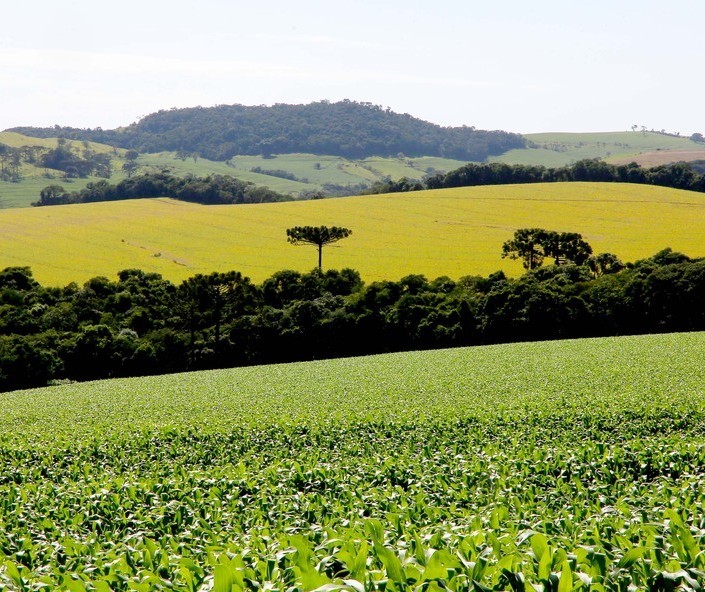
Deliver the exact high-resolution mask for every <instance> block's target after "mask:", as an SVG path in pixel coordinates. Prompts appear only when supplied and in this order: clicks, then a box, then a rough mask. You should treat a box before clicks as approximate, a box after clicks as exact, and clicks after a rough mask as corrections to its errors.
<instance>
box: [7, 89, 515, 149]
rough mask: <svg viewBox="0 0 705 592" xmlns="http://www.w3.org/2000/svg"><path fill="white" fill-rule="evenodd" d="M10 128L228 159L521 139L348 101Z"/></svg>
mask: <svg viewBox="0 0 705 592" xmlns="http://www.w3.org/2000/svg"><path fill="white" fill-rule="evenodd" d="M12 131H16V132H19V133H23V134H26V135H28V136H34V137H57V136H61V137H65V138H70V139H77V140H90V141H95V142H101V143H105V144H110V145H112V146H118V147H120V148H132V149H136V150H139V151H140V152H161V151H183V152H187V153H196V152H197V153H198V154H200V155H201V156H203V157H204V158H208V159H211V160H228V159H229V158H232V157H233V156H235V155H238V154H250V155H256V154H262V155H264V156H269V155H272V154H288V153H293V152H306V153H312V154H330V155H334V156H343V157H346V158H366V157H368V156H397V155H398V154H399V153H403V154H404V155H406V156H440V157H445V158H456V159H458V160H466V161H470V160H477V161H481V160H484V159H485V158H487V157H488V156H491V155H497V154H502V153H504V152H506V151H507V150H511V149H512V148H524V147H525V145H526V140H525V139H524V138H523V137H522V136H520V135H519V134H513V133H509V132H504V131H485V130H477V129H475V128H474V127H467V126H462V127H442V126H440V125H436V124H434V123H430V122H427V121H423V120H421V119H417V118H415V117H412V116H411V115H409V114H407V113H405V114H399V113H395V112H393V111H392V110H391V109H389V108H387V109H385V108H383V107H381V106H379V105H372V104H371V103H359V102H356V101H349V100H344V101H340V102H336V103H331V102H329V101H319V102H315V103H310V104H308V105H285V104H276V105H273V106H271V107H267V106H264V105H258V106H246V105H218V106H216V107H208V108H205V107H192V108H187V109H169V110H163V111H159V112H157V113H152V114H151V115H147V116H146V117H144V118H142V119H141V120H140V121H138V122H137V123H134V124H132V125H129V126H127V127H124V128H119V129H116V130H103V129H78V128H70V127H59V126H55V127H49V128H33V127H22V128H13V130H12Z"/></svg>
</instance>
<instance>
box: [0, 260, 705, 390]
mask: <svg viewBox="0 0 705 592" xmlns="http://www.w3.org/2000/svg"><path fill="white" fill-rule="evenodd" d="M603 255H604V254H603ZM616 263H618V262H616ZM616 263H615V262H614V261H611V260H607V259H605V257H604V256H602V255H597V256H595V257H592V258H590V259H589V260H588V261H586V262H585V264H584V265H582V266H577V265H574V264H565V265H549V266H544V267H541V268H538V269H535V270H533V271H531V272H529V273H527V274H526V275H524V276H523V277H521V278H518V279H509V278H507V277H505V276H504V274H502V273H501V272H500V273H496V274H493V275H491V276H489V277H487V278H483V277H472V276H470V277H465V278H462V279H460V280H459V281H453V280H451V279H449V278H445V277H441V278H438V279H435V280H433V281H429V280H427V279H426V278H425V277H423V276H420V275H410V276H407V277H404V278H402V279H401V280H399V281H382V282H374V283H371V284H369V285H367V286H365V285H363V283H362V281H361V279H360V276H359V274H358V273H357V272H355V271H352V270H349V269H347V270H342V271H326V272H325V273H324V272H321V271H319V270H314V271H312V272H310V273H306V274H301V273H298V272H295V271H281V272H278V273H276V274H274V275H273V276H271V277H270V278H269V279H267V280H265V281H264V282H263V283H262V284H261V285H255V284H253V283H252V282H251V281H250V280H249V279H248V278H246V277H243V276H242V275H241V274H239V273H236V272H230V273H227V274H223V273H213V274H210V275H198V276H194V277H192V278H190V279H188V280H186V281H184V282H183V283H182V284H180V285H178V286H176V285H174V284H172V283H170V282H168V281H166V280H164V279H162V278H161V277H160V276H159V275H157V274H148V273H143V272H141V271H137V270H126V271H123V272H121V273H120V274H119V278H118V280H117V281H110V280H108V279H107V278H101V277H98V278H94V279H92V280H90V281H88V282H87V283H86V284H85V285H83V286H77V285H75V284H71V285H69V286H67V287H65V288H43V287H41V286H40V285H38V284H37V282H36V281H34V280H33V279H32V277H31V274H30V271H29V270H28V269H27V268H8V269H6V270H5V271H4V272H2V273H0V388H2V389H4V390H8V389H13V388H19V387H26V386H33V385H42V384H46V383H47V381H50V380H54V379H63V378H67V379H72V380H87V379H95V378H104V377H110V376H126V375H138V374H158V373H165V372H175V371H181V370H192V369H199V368H212V367H225V366H237V365H247V364H257V363H263V362H280V361H294V360H308V359H317V358H324V357H328V358H329V357H338V356H348V355H360V354H370V353H376V352H389V351H399V350H409V349H426V348H437V347H447V346H460V345H470V344H483V343H496V342H506V341H523V340H537V339H554V338H566V337H585V336H599V335H618V334H630V333H631V334H634V333H649V332H663V331H689V330H702V329H705V311H704V310H703V307H702V302H703V300H704V299H705V260H702V259H697V260H691V259H689V258H688V257H686V256H685V255H682V254H679V253H675V252H672V251H671V250H670V249H666V250H664V251H662V252H660V253H658V254H657V255H655V256H654V257H653V258H651V259H646V260H643V261H640V262H637V263H635V264H631V265H628V266H627V268H626V269H623V270H621V271H620V266H619V265H617V264H616Z"/></svg>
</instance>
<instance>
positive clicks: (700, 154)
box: [610, 149, 705, 167]
mask: <svg viewBox="0 0 705 592" xmlns="http://www.w3.org/2000/svg"><path fill="white" fill-rule="evenodd" d="M694 160H705V149H703V150H670V151H669V150H657V151H656V152H642V153H640V154H638V155H636V156H625V157H622V158H616V159H611V160H610V162H612V163H614V164H628V163H630V162H636V163H638V164H640V165H641V166H643V167H654V166H658V165H660V164H669V163H671V162H679V161H684V162H692V161H694Z"/></svg>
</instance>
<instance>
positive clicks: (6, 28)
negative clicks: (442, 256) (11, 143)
mask: <svg viewBox="0 0 705 592" xmlns="http://www.w3.org/2000/svg"><path fill="white" fill-rule="evenodd" d="M2 20H3V26H2V35H0V129H5V128H8V127H11V126H17V125H53V124H61V125H72V126H77V127H96V126H101V127H104V128H112V127H116V126H119V125H127V124H129V123H132V122H133V121H135V120H136V119H138V118H139V117H140V116H143V115H146V114H148V113H151V112H153V111H156V110H159V109H168V108H171V107H188V106H195V105H203V106H210V105H215V104H232V103H242V104H246V105H252V104H272V103H307V102H310V101H315V100H320V99H329V100H333V101H334V100H339V99H344V98H348V99H352V100H357V101H369V102H372V103H375V104H379V105H382V106H385V107H387V106H389V107H391V108H392V109H393V110H394V111H398V112H402V113H403V112H406V113H410V114H412V115H414V116H416V117H420V118H422V119H426V120H429V121H433V122H436V123H440V124H442V125H462V124H465V125H474V126H476V127H478V128H482V129H506V130H509V131H517V132H538V131H613V130H626V129H629V128H630V126H631V125H633V124H637V125H639V126H641V125H645V126H647V127H648V128H655V129H659V130H660V129H665V130H667V131H669V132H680V133H681V134H690V133H693V132H696V131H699V132H705V108H704V105H705V92H704V91H705V80H704V78H703V68H702V58H703V56H704V55H705V40H704V38H705V35H704V34H703V25H704V24H705V1H703V0H670V1H669V2H665V1H664V0H659V1H653V0H640V1H637V0H591V1H590V2H577V1H573V0H560V1H559V0H533V1H527V0H493V1H488V0H483V1H482V2H479V1H475V0H463V1H461V0H436V1H435V2H428V1H423V2H421V1H416V0H404V1H400V0H376V1H372V0H357V1H356V0H346V1H345V2H338V1H336V0H327V1H322V0H321V1H319V0H297V1H295V2H294V1H293V0H286V1H284V0H273V1H267V0H261V1H259V2H256V1H251V2H246V3H244V2H240V1H239V0H200V1H193V0H140V1H137V0H122V1H121V2H111V3H103V2H96V0H61V1H57V0H22V2H19V1H17V2H12V3H8V6H4V7H3V15H2Z"/></svg>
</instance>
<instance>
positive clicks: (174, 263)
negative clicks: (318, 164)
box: [0, 183, 705, 286]
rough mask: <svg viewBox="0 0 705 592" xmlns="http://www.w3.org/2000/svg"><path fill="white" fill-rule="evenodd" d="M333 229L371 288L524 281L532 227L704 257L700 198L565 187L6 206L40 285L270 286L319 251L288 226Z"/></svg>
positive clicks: (603, 246)
mask: <svg viewBox="0 0 705 592" xmlns="http://www.w3.org/2000/svg"><path fill="white" fill-rule="evenodd" d="M321 224H325V225H329V226H345V227H347V228H351V229H352V230H353V234H352V236H351V237H349V238H347V239H345V240H343V241H341V242H339V243H336V244H334V245H330V246H328V247H326V248H324V251H323V265H324V267H325V268H335V269H341V268H344V267H352V268H354V269H357V270H358V271H360V273H361V274H362V277H363V279H364V280H366V281H373V280H379V279H391V280H395V279H399V278H401V277H403V276H405V275H408V274H411V273H420V274H424V275H426V276H427V277H429V278H435V277H439V276H441V275H447V276H450V277H451V278H453V279H457V278H459V277H461V276H464V275H487V274H490V273H492V272H495V271H497V270H499V269H502V270H504V271H505V272H507V273H509V274H511V275H519V274H520V273H522V271H523V270H522V268H521V264H520V263H519V262H518V261H510V260H506V259H505V260H503V259H501V247H502V243H503V242H504V241H506V240H508V239H510V238H511V237H512V235H513V233H514V231H515V230H516V229H517V228H523V227H542V228H546V229H550V230H558V231H565V232H579V233H581V234H582V235H583V236H584V237H585V239H586V240H587V241H588V242H589V243H590V244H591V245H592V246H593V249H594V250H595V252H606V251H608V252H612V253H615V254H617V255H618V256H619V257H620V258H621V259H622V260H623V261H634V260H636V259H639V258H645V257H650V256H652V255H653V254H655V253H656V252H658V251H660V250H661V249H663V248H665V247H671V248H673V249H674V250H679V251H682V252H685V253H686V254H687V255H689V256H691V257H699V256H703V255H705V242H704V241H703V240H702V237H703V236H704V235H705V196H704V195H702V194H700V193H695V192H688V191H681V190H675V189H669V188H662V187H651V186H644V185H629V184H614V183H611V184H605V183H554V184H537V185H508V186H491V187H466V188H459V189H442V190H434V191H423V192H415V193H397V194H391V195H378V196H377V195H375V196H356V197H347V198H336V199H326V200H313V201H301V202H286V203H274V204H252V205H235V206H203V205H198V204H189V203H185V202H178V201H174V200H169V199H152V200H132V201H120V202H110V203H108V202H104V203H95V204H80V205H69V206H55V207H45V208H22V209H14V210H2V211H0V266H2V267H7V266H18V265H21V266H30V267H31V268H32V270H33V271H34V274H35V277H36V278H37V279H38V280H39V281H40V282H41V283H43V284H45V285H57V286H59V285H61V286H63V285H66V284H67V283H69V282H71V281H76V282H79V283H81V282H84V281H86V280H88V279H90V278H91V277H95V276H99V275H103V276H107V277H109V278H113V277H115V274H116V273H117V272H118V271H120V270H122V269H128V268H139V269H142V270H144V271H148V272H157V273H160V274H162V275H163V276H164V277H165V278H167V279H170V280H172V281H175V282H176V281H180V280H183V279H185V278H187V277H190V276H193V275H195V274H196V273H204V274H207V273H211V272H213V271H228V270H236V271H240V272H242V273H243V274H244V275H246V276H249V277H250V278H252V279H253V280H254V281H257V282H259V281H262V280H264V279H266V278H267V277H269V276H270V275H271V274H273V273H274V272H276V271H279V270H282V269H295V270H299V271H308V270H310V269H312V268H313V267H315V265H316V264H317V256H316V250H315V248H313V247H306V246H299V247H294V246H292V245H290V244H289V243H287V241H286V229H287V228H289V227H292V226H301V225H321Z"/></svg>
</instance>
